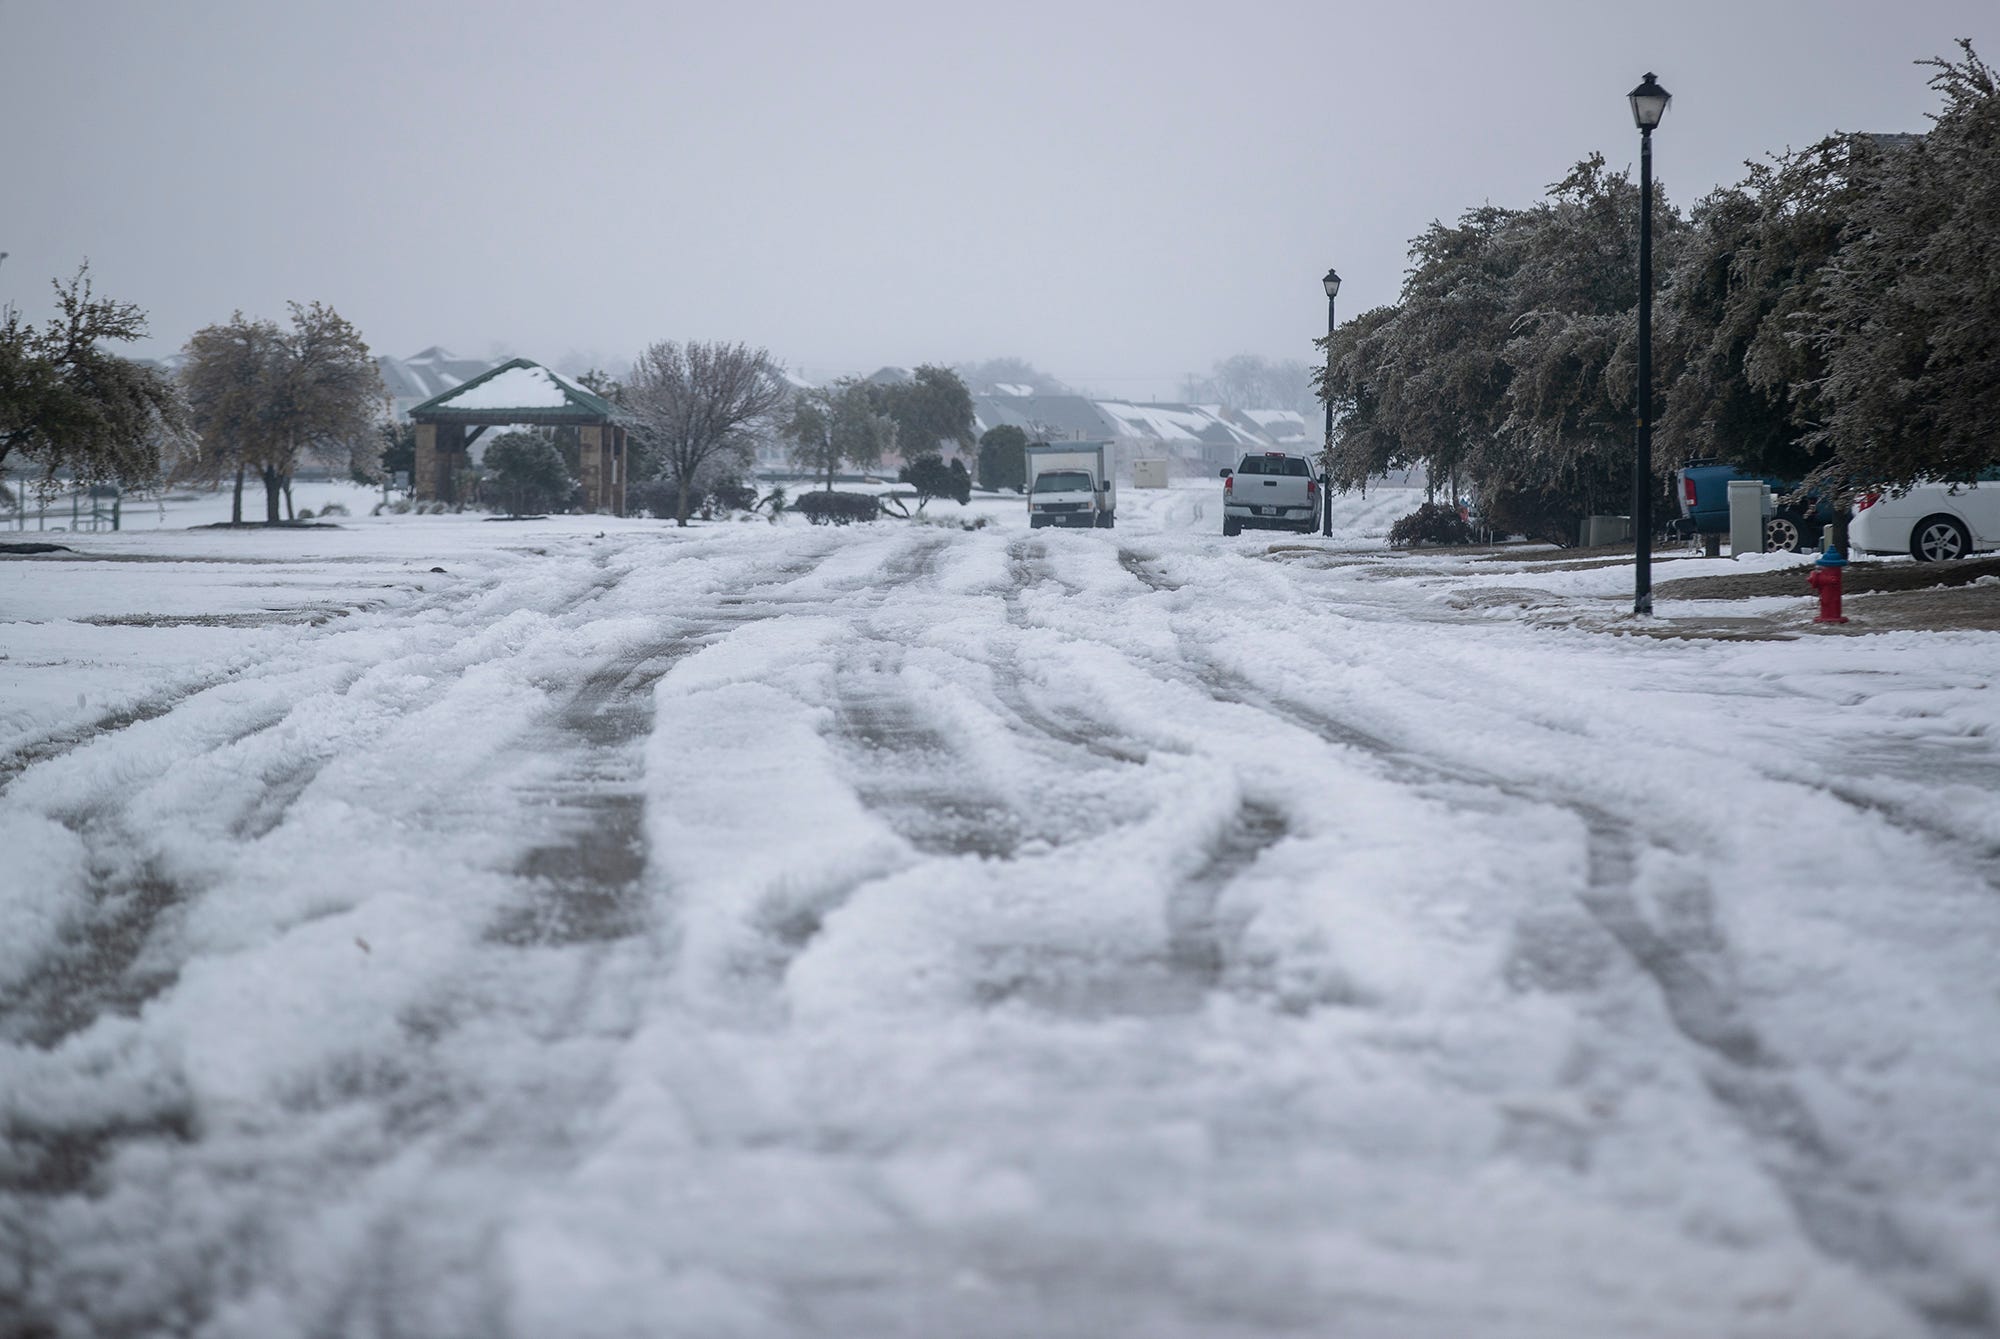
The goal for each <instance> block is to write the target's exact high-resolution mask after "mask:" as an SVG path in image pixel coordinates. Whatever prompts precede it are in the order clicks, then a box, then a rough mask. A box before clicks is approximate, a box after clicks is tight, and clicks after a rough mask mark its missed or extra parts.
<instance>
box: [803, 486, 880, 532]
mask: <svg viewBox="0 0 2000 1339" xmlns="http://www.w3.org/2000/svg"><path fill="white" fill-rule="evenodd" d="M792 510H794V511H796V512H799V513H800V514H801V515H803V516H804V517H805V518H806V519H807V520H809V521H811V522H812V523H813V524H814V525H848V524H850V523H852V522H855V521H872V520H874V519H876V518H877V517H878V516H880V515H881V514H882V503H881V500H880V499H879V498H877V497H876V496H875V495H874V494H873V493H835V492H831V491H826V492H816V493H806V494H804V495H802V496H801V497H800V498H799V500H798V501H796V502H794V503H793V504H792Z"/></svg>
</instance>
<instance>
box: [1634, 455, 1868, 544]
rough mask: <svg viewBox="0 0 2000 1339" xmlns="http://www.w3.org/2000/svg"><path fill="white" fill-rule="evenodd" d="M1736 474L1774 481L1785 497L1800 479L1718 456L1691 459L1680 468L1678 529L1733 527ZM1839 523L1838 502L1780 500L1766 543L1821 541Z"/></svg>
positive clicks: (1684, 532)
mask: <svg viewBox="0 0 2000 1339" xmlns="http://www.w3.org/2000/svg"><path fill="white" fill-rule="evenodd" d="M1732 479H1755V480H1757V481H1758V482H1759V483H1765V484H1769V485H1770V486H1771V492H1772V493H1774V494H1776V495H1777V496H1778V497H1780V498H1782V497H1783V496H1784V495H1785V494H1787V493H1789V492H1791V491H1792V490H1793V489H1795V488H1797V487H1798V486H1799V485H1798V481H1797V480H1796V479H1780V478H1778V477H1777V476H1776V475H1771V474H1752V473H1751V472H1750V471H1748V470H1744V469H1739V468H1737V467H1736V466H1734V465H1724V464H1721V463H1719V462H1717V461H1713V460H1690V461H1689V462H1688V463H1687V464H1685V465H1683V466H1681V468H1680V469H1679V470H1678V471H1677V472H1676V474H1675V479H1674V482H1675V491H1676V492H1677V494H1678V496H1679V497H1680V503H1681V515H1680V519H1679V520H1678V521H1675V522H1674V523H1673V525H1672V527H1671V529H1672V530H1673V531H1674V533H1675V534H1676V535H1678V536H1679V537H1681V538H1683V539H1691V538H1693V537H1694V536H1696V535H1726V534H1728V533H1729V483H1730V480H1732ZM1832 523H1833V508H1831V507H1829V506H1828V505H1827V504H1826V503H1824V502H1822V501H1820V500H1819V499H1817V498H1810V497H1808V498H1802V499H1800V500H1799V501H1797V502H1780V503H1779V504H1778V506H1777V509H1776V510H1775V511H1773V512H1772V513H1771V514H1770V515H1769V516H1766V517H1765V518H1764V547H1765V548H1766V549H1771V550H1778V551H1781V552H1784V553H1797V552H1799V551H1800V550H1802V549H1815V548H1818V547H1819V535H1820V529H1821V528H1822V527H1823V526H1828V525H1831V524H1832Z"/></svg>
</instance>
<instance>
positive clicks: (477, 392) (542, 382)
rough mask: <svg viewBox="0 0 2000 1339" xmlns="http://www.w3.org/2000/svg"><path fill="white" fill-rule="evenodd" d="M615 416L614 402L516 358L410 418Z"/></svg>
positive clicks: (435, 398)
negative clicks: (515, 415)
mask: <svg viewBox="0 0 2000 1339" xmlns="http://www.w3.org/2000/svg"><path fill="white" fill-rule="evenodd" d="M615 412H616V411H615V410H614V409H613V408H612V406H611V404H610V402H608V401H606V400H605V399H603V398H602V397H600V396H597V395H594V394H592V393H591V392H590V391H587V390H585V389H584V388H583V387H581V386H579V385H577V384H576V383H575V382H574V381H571V380H570V379H569V378H568V377H565V376H563V375H561V374H560V373H557V372H551V371H550V370H549V369H548V368H546V367H543V366H542V365H541V364H540V363H537V362H533V361H531V360H529V359H527V358H516V359H514V360H512V361H511V362H505V363H502V364H500V366H498V367H496V368H494V369H493V370H492V371H490V372H486V373H484V374H483V375H480V376H476V377H474V378H473V379H472V380H470V381H468V382H466V383H465V384H464V385H463V386H457V387H454V388H452V389H451V390H448V391H446V392H444V394H442V395H437V396H433V397H432V398H430V399H428V400H426V401H424V402H423V403H422V404H420V405H418V406H416V407H415V408H414V409H412V410H410V417H411V418H413V419H422V418H432V417H446V418H472V417H485V418H493V417H497V416H499V415H503V414H509V413H518V414H523V415H527V416H531V417H533V418H537V419H541V418H558V419H578V420H604V419H609V418H611V417H612V416H613V414H614V413H615Z"/></svg>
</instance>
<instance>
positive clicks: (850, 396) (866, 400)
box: [778, 380, 896, 492]
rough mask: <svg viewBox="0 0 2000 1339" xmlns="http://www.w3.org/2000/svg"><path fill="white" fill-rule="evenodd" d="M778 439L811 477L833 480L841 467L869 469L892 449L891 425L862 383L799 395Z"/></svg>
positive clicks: (848, 382)
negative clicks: (788, 447) (788, 445)
mask: <svg viewBox="0 0 2000 1339" xmlns="http://www.w3.org/2000/svg"><path fill="white" fill-rule="evenodd" d="M778 435H779V436H780V437H782V438H784V439H785V440H786V441H788V442H790V443H791V445H792V459H793V460H794V461H796V462H797V463H798V464H799V465H801V466H803V467H804V468H805V469H807V470H809V471H810V472H811V473H813V474H814V475H815V476H817V475H824V476H825V477H826V491H828V492H832V491H833V477H834V475H835V474H836V473H838V472H839V470H840V467H841V466H842V465H852V466H855V467H856V468H858V469H872V468H874V467H875V466H878V465H880V464H881V463H882V457H883V456H884V455H885V454H887V453H888V452H889V451H891V450H893V449H894V448H895V445H896V423H895V420H894V419H892V418H890V417H889V416H888V415H887V414H884V413H881V412H879V411H878V410H877V409H876V407H875V398H874V393H873V389H872V388H871V387H870V386H869V385H868V384H867V383H866V382H861V381H854V380H846V381H839V382H835V383H834V384H833V385H832V386H830V387H824V388H819V389H814V390H807V391H800V392H799V393H798V394H797V395H796V396H794V397H793V399H792V406H791V413H790V415H789V416H788V417H787V418H786V419H785V421H784V422H783V424H781V425H780V427H779V429H778Z"/></svg>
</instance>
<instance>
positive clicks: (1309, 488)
mask: <svg viewBox="0 0 2000 1339" xmlns="http://www.w3.org/2000/svg"><path fill="white" fill-rule="evenodd" d="M1318 496H1319V480H1317V479H1308V480H1306V497H1307V498H1316V497H1318Z"/></svg>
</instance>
